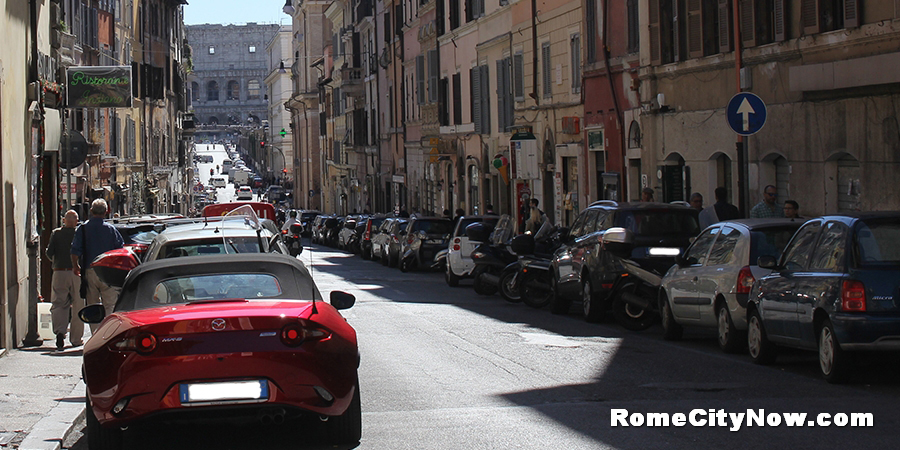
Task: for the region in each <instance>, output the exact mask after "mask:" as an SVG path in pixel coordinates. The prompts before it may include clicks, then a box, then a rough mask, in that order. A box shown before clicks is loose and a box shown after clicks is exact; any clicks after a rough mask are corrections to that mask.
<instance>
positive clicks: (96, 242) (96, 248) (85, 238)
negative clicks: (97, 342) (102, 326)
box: [71, 198, 125, 331]
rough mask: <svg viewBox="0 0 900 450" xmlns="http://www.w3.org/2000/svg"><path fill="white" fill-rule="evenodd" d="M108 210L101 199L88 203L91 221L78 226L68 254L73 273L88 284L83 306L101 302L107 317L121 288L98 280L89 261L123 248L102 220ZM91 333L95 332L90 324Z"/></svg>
mask: <svg viewBox="0 0 900 450" xmlns="http://www.w3.org/2000/svg"><path fill="white" fill-rule="evenodd" d="M107 211H109V206H108V205H107V204H106V201H105V200H103V199H102V198H98V199H96V200H94V201H93V202H92V203H91V220H88V221H87V222H85V223H83V224H81V226H79V227H78V229H76V230H75V238H74V239H72V249H71V255H72V267H74V270H75V274H76V275H79V276H83V277H85V280H86V281H87V294H86V296H85V304H86V305H93V304H95V303H101V302H102V304H103V307H104V308H105V309H106V314H112V312H113V308H114V307H115V306H116V298H117V297H118V296H119V289H120V288H117V287H114V286H110V285H108V284H106V283H104V282H103V281H101V280H100V278H99V277H98V276H97V273H96V271H95V270H94V269H92V268H91V267H90V265H91V262H93V261H94V259H95V258H97V257H98V256H100V254H102V253H106V252H108V251H110V250H115V249H117V248H122V247H123V246H124V245H125V241H123V240H122V235H120V234H119V231H118V230H116V228H115V227H114V226H112V225H110V224H108V223H105V222H104V221H103V218H104V217H106V213H107ZM91 330H92V331H93V330H94V326H93V325H92V326H91Z"/></svg>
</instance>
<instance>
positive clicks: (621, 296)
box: [602, 228, 662, 331]
mask: <svg viewBox="0 0 900 450" xmlns="http://www.w3.org/2000/svg"><path fill="white" fill-rule="evenodd" d="M633 241H634V237H633V234H632V232H631V231H630V230H628V229H625V228H610V229H609V230H607V231H606V232H605V233H604V234H603V238H602V242H603V246H604V248H605V249H606V250H607V251H609V253H610V255H612V257H613V258H615V259H617V263H618V265H619V267H620V268H621V269H622V272H621V274H620V275H619V277H618V278H617V279H616V281H615V282H614V283H613V288H612V290H611V291H610V292H611V294H610V297H611V298H612V312H613V317H615V319H616V322H617V323H618V324H619V325H621V326H622V328H625V329H627V330H631V331H642V330H646V329H647V328H650V327H651V326H653V324H654V323H656V321H657V320H658V318H659V316H660V314H659V311H660V310H659V304H658V301H657V299H658V298H659V289H660V286H661V285H662V275H660V274H659V273H657V272H656V271H655V270H653V269H649V268H645V267H642V266H641V265H640V264H639V263H637V262H635V261H633V260H631V259H630V257H631V254H632V248H633Z"/></svg>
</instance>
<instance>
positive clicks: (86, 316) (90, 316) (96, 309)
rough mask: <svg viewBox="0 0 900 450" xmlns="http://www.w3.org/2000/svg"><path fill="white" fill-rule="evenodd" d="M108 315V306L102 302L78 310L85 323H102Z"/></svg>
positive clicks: (79, 316)
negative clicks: (105, 306)
mask: <svg viewBox="0 0 900 450" xmlns="http://www.w3.org/2000/svg"><path fill="white" fill-rule="evenodd" d="M105 317H106V308H104V307H103V305H102V304H100V303H95V304H93V305H88V306H85V307H84V308H81V311H78V318H79V319H81V321H82V322H84V323H100V322H103V319H104V318H105Z"/></svg>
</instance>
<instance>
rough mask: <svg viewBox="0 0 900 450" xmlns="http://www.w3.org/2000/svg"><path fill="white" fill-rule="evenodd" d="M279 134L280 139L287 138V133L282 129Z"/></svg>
mask: <svg viewBox="0 0 900 450" xmlns="http://www.w3.org/2000/svg"><path fill="white" fill-rule="evenodd" d="M279 134H280V135H281V137H285V136H287V131H284V128H282V129H281V132H280V133H279Z"/></svg>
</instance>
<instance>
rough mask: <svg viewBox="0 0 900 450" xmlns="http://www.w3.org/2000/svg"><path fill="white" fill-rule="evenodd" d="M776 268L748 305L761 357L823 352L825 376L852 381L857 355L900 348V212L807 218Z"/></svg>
mask: <svg viewBox="0 0 900 450" xmlns="http://www.w3.org/2000/svg"><path fill="white" fill-rule="evenodd" d="M758 263H759V267H763V268H770V269H773V271H772V273H771V274H769V275H768V276H765V277H762V278H761V279H759V280H758V281H757V282H756V283H754V285H753V287H752V289H751V291H750V296H749V297H750V299H749V304H748V308H747V318H748V320H747V322H748V336H747V341H748V349H749V351H750V356H751V357H752V358H753V361H754V362H756V363H760V364H768V363H772V362H774V360H775V357H776V356H777V351H778V347H779V346H785V347H794V348H800V349H807V350H813V351H818V353H819V367H820V369H821V372H822V375H823V376H824V377H825V380H827V381H828V382H830V383H838V382H841V381H844V380H846V378H847V376H848V375H849V374H850V370H851V369H852V365H853V361H852V359H853V358H852V357H853V356H854V353H856V352H861V351H866V352H888V351H898V350H900V212H878V213H859V214H852V215H835V216H825V217H820V218H817V219H813V220H810V221H808V222H806V223H805V224H804V225H803V226H802V227H801V228H800V229H799V230H797V232H796V233H795V234H794V236H793V238H791V242H790V243H789V244H788V246H787V247H786V248H785V250H784V252H783V253H782V256H781V258H780V260H778V261H776V259H775V258H774V257H771V256H767V257H760V258H759V261H758Z"/></svg>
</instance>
